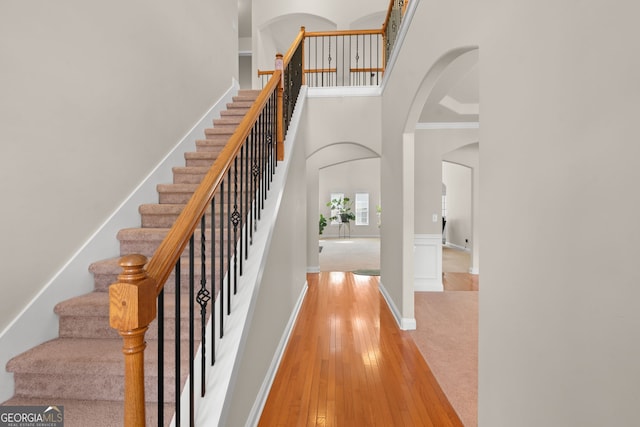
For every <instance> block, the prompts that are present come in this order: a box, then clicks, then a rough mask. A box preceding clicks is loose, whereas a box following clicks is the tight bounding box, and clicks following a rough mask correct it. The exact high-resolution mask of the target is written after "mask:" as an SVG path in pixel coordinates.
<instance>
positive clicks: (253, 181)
mask: <svg viewBox="0 0 640 427" xmlns="http://www.w3.org/2000/svg"><path fill="white" fill-rule="evenodd" d="M250 148H251V214H250V215H251V218H250V221H251V224H250V226H249V238H250V242H251V244H252V245H253V230H254V227H255V222H256V218H257V213H256V192H257V191H258V189H257V186H256V177H257V175H258V164H257V163H256V139H255V126H254V127H252V128H251V147H250Z"/></svg>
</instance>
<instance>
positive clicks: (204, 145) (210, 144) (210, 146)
mask: <svg viewBox="0 0 640 427" xmlns="http://www.w3.org/2000/svg"><path fill="white" fill-rule="evenodd" d="M229 137H231V135H213V134H212V135H208V138H207V139H198V140H196V152H200V151H213V152H220V151H221V150H222V149H223V148H224V147H225V146H226V145H227V142H229Z"/></svg>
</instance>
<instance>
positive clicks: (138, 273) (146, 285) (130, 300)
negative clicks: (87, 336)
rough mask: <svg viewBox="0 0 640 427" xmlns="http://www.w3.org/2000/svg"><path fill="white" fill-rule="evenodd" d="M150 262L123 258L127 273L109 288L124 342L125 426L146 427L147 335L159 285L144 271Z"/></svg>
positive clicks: (113, 317) (112, 310) (112, 313)
mask: <svg viewBox="0 0 640 427" xmlns="http://www.w3.org/2000/svg"><path fill="white" fill-rule="evenodd" d="M146 262H147V258H146V257H145V256H142V255H128V256H125V257H123V258H122V259H121V260H120V266H121V267H122V268H123V270H124V271H123V272H122V273H121V274H120V275H119V276H118V282H117V283H115V284H113V285H111V286H110V287H109V302H110V308H109V323H110V325H111V327H112V328H114V329H117V330H118V332H119V333H120V335H121V336H122V339H123V341H124V343H123V346H122V353H123V354H124V369H125V372H124V375H125V384H124V401H125V406H126V409H125V420H124V423H125V426H136V427H138V426H144V425H145V393H144V349H145V348H146V346H147V344H146V342H145V340H144V334H145V332H146V331H147V329H148V328H149V324H150V323H151V321H152V320H153V319H155V317H156V285H155V282H154V280H153V279H151V278H150V277H148V276H147V274H146V272H145V271H144V265H145V264H146Z"/></svg>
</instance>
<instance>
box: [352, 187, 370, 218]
mask: <svg viewBox="0 0 640 427" xmlns="http://www.w3.org/2000/svg"><path fill="white" fill-rule="evenodd" d="M355 206H356V225H369V193H356V203H355Z"/></svg>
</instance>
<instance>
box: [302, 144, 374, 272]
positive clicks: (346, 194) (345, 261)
mask: <svg viewBox="0 0 640 427" xmlns="http://www.w3.org/2000/svg"><path fill="white" fill-rule="evenodd" d="M307 197H308V200H307V218H308V221H307V222H308V224H309V227H308V233H307V241H308V242H309V246H308V250H307V260H308V262H307V265H308V271H309V272H316V271H354V270H379V268H380V267H379V264H380V261H379V257H380V255H379V254H380V249H379V248H380V235H379V228H378V218H377V214H376V213H377V209H376V208H377V206H379V205H380V157H379V155H378V153H376V152H375V151H373V150H372V149H370V148H368V147H365V146H362V145H360V144H357V143H352V142H343V143H336V144H330V145H327V146H325V147H322V148H320V149H318V150H316V151H315V152H314V153H312V154H311V155H310V156H309V157H308V158H307ZM343 198H348V199H349V205H350V206H349V208H350V212H351V213H352V214H353V216H352V217H351V218H350V219H348V220H347V219H345V220H344V221H343V220H342V218H339V217H338V215H337V214H336V212H335V211H334V210H332V208H331V207H330V206H327V204H328V203H330V202H331V200H332V199H343ZM322 218H324V227H322V226H320V224H321V223H322ZM320 230H322V233H321V234H320Z"/></svg>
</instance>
